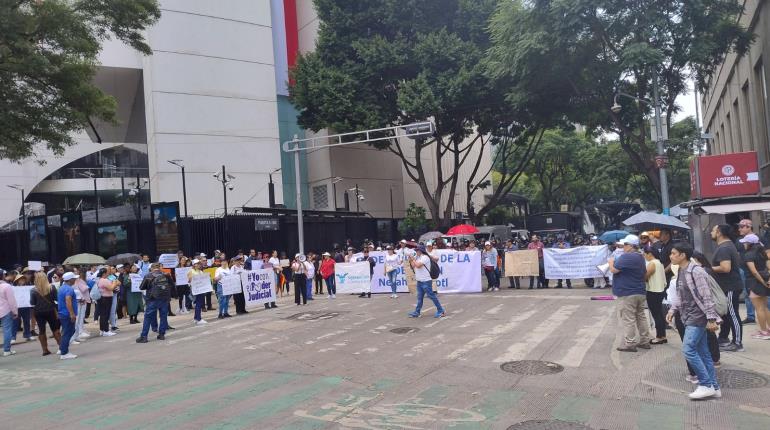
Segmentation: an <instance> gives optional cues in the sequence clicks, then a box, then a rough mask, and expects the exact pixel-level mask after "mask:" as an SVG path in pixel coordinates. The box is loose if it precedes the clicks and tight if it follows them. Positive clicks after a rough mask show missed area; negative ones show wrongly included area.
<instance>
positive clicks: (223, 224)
mask: <svg viewBox="0 0 770 430" xmlns="http://www.w3.org/2000/svg"><path fill="white" fill-rule="evenodd" d="M245 210H247V211H248V209H245ZM251 211H253V212H254V213H240V214H238V215H230V216H228V217H227V218H223V217H219V218H203V219H196V218H180V219H179V220H178V222H177V232H178V238H179V239H178V242H179V243H178V247H175V248H176V249H181V250H183V251H184V252H185V254H186V255H191V254H192V253H195V252H206V253H211V252H212V251H213V250H215V249H219V250H222V251H224V252H226V253H227V254H228V255H231V256H232V255H234V254H235V252H236V251H237V250H238V249H242V250H244V251H245V252H248V250H249V249H252V248H253V249H256V250H258V251H271V250H278V251H279V252H281V251H285V252H286V253H287V255H294V253H296V252H297V251H298V249H299V239H298V232H297V216H296V212H293V211H290V210H286V209H259V210H257V209H252V210H251ZM258 220H259V221H260V222H257V221H258ZM116 225H117V226H120V229H119V230H120V239H119V248H120V249H118V247H115V248H112V247H109V248H105V246H104V238H103V237H104V231H105V229H106V228H107V229H108V228H110V227H114V226H116ZM99 228H101V229H102V233H101V234H99V233H98V229H99ZM395 228H396V222H395V220H390V219H384V220H378V219H375V218H371V217H364V216H361V215H360V214H355V213H350V212H314V211H309V212H307V213H305V217H304V233H305V236H304V244H305V251H311V250H312V251H325V250H331V248H332V245H333V244H335V243H338V244H344V243H345V241H346V240H347V239H350V240H351V241H352V243H354V244H361V243H363V241H364V240H365V239H369V240H372V241H375V242H377V241H387V242H390V241H392V240H393V238H394V237H395ZM155 231H156V230H155V226H154V224H153V221H151V220H142V221H137V220H131V221H123V222H120V223H110V224H99V225H96V224H81V225H80V227H79V241H78V242H79V243H78V244H77V245H76V246H75V247H74V248H73V245H72V242H71V238H69V237H65V231H64V229H63V228H62V227H60V226H52V225H48V226H47V228H46V234H45V236H46V239H45V240H46V242H47V245H46V247H45V248H46V252H45V253H44V254H41V253H40V252H39V248H40V247H37V248H36V249H38V251H37V252H36V253H33V252H30V241H31V239H30V234H29V232H27V231H25V230H20V231H11V232H2V233H0V267H3V268H9V267H12V266H13V265H14V264H22V265H24V264H26V263H27V261H28V260H41V261H48V262H50V263H52V264H55V263H61V262H62V261H64V259H65V258H67V257H68V256H69V255H71V254H75V253H82V252H87V253H91V254H97V255H102V256H103V257H105V258H108V257H110V256H111V255H114V254H115V253H118V252H135V253H147V254H149V255H150V256H152V257H157V255H158V254H160V253H162V252H163V251H175V250H176V249H173V250H172V249H168V250H159V249H157V247H156V235H155ZM67 233H68V234H71V232H69V231H68V232H67ZM100 241H101V242H100Z"/></svg>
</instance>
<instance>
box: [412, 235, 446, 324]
mask: <svg viewBox="0 0 770 430" xmlns="http://www.w3.org/2000/svg"><path fill="white" fill-rule="evenodd" d="M430 264H431V259H430V257H429V256H428V253H427V251H426V249H425V247H424V246H422V245H420V246H419V247H418V248H417V255H416V256H415V257H409V265H410V266H411V267H412V268H414V274H415V278H417V306H416V307H415V309H414V312H412V313H410V314H409V316H410V317H412V318H418V317H419V316H420V311H421V310H422V301H423V298H424V297H425V295H426V294H427V295H428V298H429V299H431V301H433V304H434V305H435V306H436V314H435V315H434V317H435V318H441V317H443V316H446V313H445V312H444V308H443V307H441V303H440V302H439V301H438V297H436V293H434V292H433V279H432V278H431V277H430Z"/></svg>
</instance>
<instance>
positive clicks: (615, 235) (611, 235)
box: [599, 230, 628, 243]
mask: <svg viewBox="0 0 770 430" xmlns="http://www.w3.org/2000/svg"><path fill="white" fill-rule="evenodd" d="M626 236H628V232H627V231H625V230H611V231H605V232H604V233H602V235H601V236H599V240H601V241H602V242H604V243H615V242H617V241H619V240H620V239H623V238H624V237H626Z"/></svg>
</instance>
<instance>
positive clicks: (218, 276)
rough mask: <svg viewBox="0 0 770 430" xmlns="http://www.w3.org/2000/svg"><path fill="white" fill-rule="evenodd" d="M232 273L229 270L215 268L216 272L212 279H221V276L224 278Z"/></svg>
mask: <svg viewBox="0 0 770 430" xmlns="http://www.w3.org/2000/svg"><path fill="white" fill-rule="evenodd" d="M230 273H232V272H231V271H230V269H225V268H223V267H217V270H215V271H214V278H215V279H219V280H221V279H222V276H226V275H229V274H230Z"/></svg>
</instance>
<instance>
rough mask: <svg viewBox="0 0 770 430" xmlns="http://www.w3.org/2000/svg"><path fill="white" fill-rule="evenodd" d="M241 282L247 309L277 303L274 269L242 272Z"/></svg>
mask: <svg viewBox="0 0 770 430" xmlns="http://www.w3.org/2000/svg"><path fill="white" fill-rule="evenodd" d="M241 282H242V284H243V297H244V299H245V300H246V307H247V308H250V307H254V306H259V305H263V304H265V303H270V302H274V301H275V272H273V269H259V270H244V271H243V272H241Z"/></svg>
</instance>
